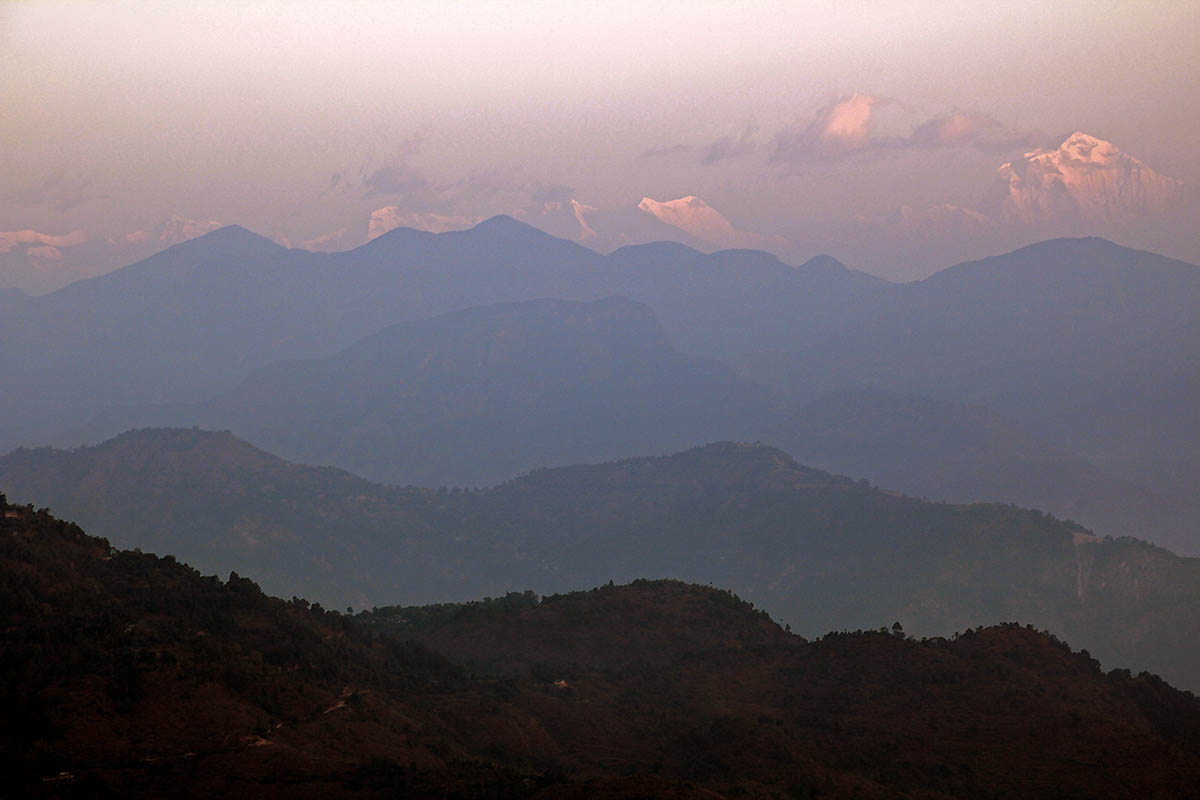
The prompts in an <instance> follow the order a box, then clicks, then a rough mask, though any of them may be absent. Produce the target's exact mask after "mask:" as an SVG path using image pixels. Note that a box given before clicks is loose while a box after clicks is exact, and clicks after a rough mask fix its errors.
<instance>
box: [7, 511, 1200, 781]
mask: <svg viewBox="0 0 1200 800" xmlns="http://www.w3.org/2000/svg"><path fill="white" fill-rule="evenodd" d="M406 613H407V614H408V617H410V618H411V617H412V616H413V615H412V613H411V612H406ZM418 614H419V612H418ZM396 616H397V615H396V613H395V612H392V611H385V612H381V614H376V615H371V614H363V615H359V616H357V617H349V616H343V615H340V614H338V613H336V612H329V611H325V610H324V609H321V608H320V607H317V606H310V605H309V604H308V603H307V602H305V601H302V600H298V599H294V600H293V601H292V602H283V601H281V600H277V599H274V598H271V597H268V596H265V595H264V594H262V593H261V592H260V591H259V589H258V587H257V585H255V584H254V583H253V582H252V581H250V580H248V579H246V578H241V577H238V576H237V575H231V576H230V577H229V580H228V581H221V580H218V579H217V578H215V577H203V576H201V575H200V574H199V573H197V572H196V571H195V570H193V569H191V568H190V567H188V566H186V565H184V564H181V563H179V562H177V561H176V560H175V559H174V558H171V557H169V556H168V557H158V556H154V555H149V554H142V553H137V552H128V551H120V550H115V549H114V548H112V547H111V546H110V544H109V543H108V542H107V541H106V540H103V539H98V538H93V537H91V536H88V535H86V534H85V533H83V532H82V531H81V530H80V529H79V528H77V527H76V526H74V525H71V524H68V523H64V522H61V521H59V520H57V519H55V518H54V517H52V516H50V515H49V514H48V513H46V512H39V511H34V510H33V509H32V508H29V507H14V506H9V505H7V504H5V503H3V499H2V498H0V618H2V619H0V654H2V656H0V669H2V670H3V680H0V691H2V692H3V697H2V700H3V702H2V703H0V737H2V739H0V742H2V745H0V766H3V768H4V770H5V786H6V790H7V791H9V792H12V794H13V796H29V797H34V796H45V797H117V796H120V797H130V796H171V797H212V796H222V797H255V798H273V797H278V798H285V797H286V798H295V797H306V796H321V797H347V798H348V797H355V798H375V797H381V798H382V797H395V796H404V797H415V798H434V797H438V798H444V797H460V798H467V797H479V796H489V797H496V798H537V799H538V800H545V799H546V798H551V797H611V798H633V797H646V796H655V797H677V798H693V797H694V798H699V797H710V798H711V797H714V796H716V797H721V796H725V797H733V796H745V795H747V794H753V795H767V796H783V795H791V796H797V795H798V796H824V795H831V796H847V795H851V794H854V795H856V796H861V797H871V798H901V797H904V798H929V799H930V800H932V799H933V798H955V797H959V798H969V797H971V798H973V797H980V796H1021V797H1047V798H1048V797H1064V796H1075V797H1093V798H1123V797H1129V796H1131V795H1135V794H1138V793H1141V792H1144V791H1146V790H1147V788H1148V787H1153V790H1154V793H1155V794H1154V796H1156V797H1163V798H1174V797H1186V796H1188V795H1189V794H1190V793H1191V792H1192V791H1193V790H1194V787H1195V786H1196V785H1197V783H1198V782H1200V701H1197V699H1196V698H1195V697H1194V696H1192V695H1190V694H1187V693H1183V692H1179V691H1177V690H1175V689H1172V688H1171V687H1170V686H1168V685H1167V684H1165V683H1163V682H1162V681H1161V680H1159V679H1157V678H1155V677H1153V676H1150V675H1139V676H1134V675H1131V674H1129V673H1127V672H1123V671H1113V672H1110V673H1108V674H1104V673H1102V672H1101V671H1100V670H1099V668H1098V667H1097V664H1096V662H1095V661H1094V660H1093V659H1091V658H1090V657H1089V656H1088V654H1086V653H1076V652H1073V651H1072V650H1071V649H1070V648H1069V647H1067V646H1066V645H1064V644H1062V643H1061V642H1059V641H1057V640H1055V639H1053V638H1052V637H1050V636H1048V635H1046V634H1042V633H1037V632H1035V631H1033V630H1030V629H1025V628H1021V627H1016V626H1002V627H994V628H987V629H979V630H976V631H971V632H968V633H966V634H964V635H962V636H959V637H957V638H956V639H955V640H954V641H948V640H928V641H917V640H913V639H910V638H906V637H905V636H903V635H902V634H901V633H900V632H899V631H892V632H887V633H884V632H877V633H854V634H837V635H831V636H827V637H825V638H824V639H822V640H820V641H817V642H805V641H804V640H802V639H800V638H799V637H796V636H792V635H789V634H787V633H785V632H784V631H782V630H780V629H779V628H778V627H776V626H774V625H772V624H771V623H770V622H769V621H768V620H765V619H764V618H763V616H762V615H761V614H760V613H758V612H756V611H755V610H754V609H752V608H751V607H750V606H748V605H747V604H745V603H743V602H741V601H739V600H737V599H736V598H734V597H732V596H731V595H729V594H728V593H726V592H723V591H720V590H717V589H712V588H703V587H697V586H686V585H682V584H678V583H672V582H655V583H639V584H637V585H635V586H628V587H622V586H612V587H604V588H601V589H598V590H595V591H592V592H585V593H578V594H574V595H571V596H567V597H560V598H546V599H544V600H542V601H540V602H539V601H538V600H537V599H536V598H534V599H529V598H524V599H523V600H522V601H521V602H509V603H505V602H503V601H500V602H496V601H493V602H490V603H480V604H475V605H471V606H463V607H453V608H440V609H430V610H428V612H426V613H425V617H424V619H423V621H419V622H418V623H417V624H416V626H415V629H414V630H413V635H415V636H416V637H417V638H422V639H425V640H427V641H428V642H429V643H428V644H427V645H422V644H418V643H413V642H410V641H405V640H406V639H408V638H411V637H410V636H409V635H408V634H407V633H405V632H404V631H403V630H400V631H397V630H396V629H395V625H396V621H397V620H396ZM401 616H402V617H403V616H404V615H401ZM643 626H649V627H650V628H652V629H656V630H657V632H658V633H660V634H662V635H663V647H662V649H661V651H658V652H657V653H656V654H655V656H654V657H648V658H642V657H640V656H639V655H638V654H639V653H641V652H646V651H643V650H640V649H639V648H638V647H636V646H633V647H630V648H629V649H628V652H630V653H632V654H633V657H632V658H630V659H629V661H627V662H626V663H612V662H611V661H609V662H608V663H605V660H604V659H603V658H600V657H597V651H596V642H597V641H605V642H607V643H609V644H611V645H612V646H613V649H614V651H616V652H619V651H621V650H622V649H624V645H625V644H626V643H636V642H637V641H639V639H640V638H642V637H643V635H644V631H642V630H640V629H641V628H642V627H643ZM364 629H366V630H364ZM372 629H373V630H375V631H377V632H382V633H383V634H384V635H378V636H377V635H372V634H370V633H368V632H367V631H368V630H372ZM714 630H720V631H724V632H726V633H728V634H730V636H731V638H730V639H729V640H728V641H724V642H721V641H717V640H716V638H715V637H714V636H713V635H712V632H713V631H714ZM439 631H440V634H437V632H439ZM431 632H432V633H433V634H434V635H431ZM439 635H440V637H441V642H440V643H439V642H435V641H433V640H434V639H437V638H438V636H439ZM509 636H515V637H516V639H517V643H519V645H520V650H519V653H520V654H521V656H520V657H522V658H524V659H525V661H524V662H523V663H516V664H514V663H513V653H512V652H511V651H506V650H505V647H504V646H501V647H499V648H498V647H497V646H496V643H497V642H501V641H502V640H503V639H505V638H506V637H509ZM439 650H442V651H443V652H438V651H439Z"/></svg>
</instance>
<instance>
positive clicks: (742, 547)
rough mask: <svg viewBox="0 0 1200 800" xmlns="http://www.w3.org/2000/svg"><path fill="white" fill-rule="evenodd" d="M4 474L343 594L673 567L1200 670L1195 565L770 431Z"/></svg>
mask: <svg viewBox="0 0 1200 800" xmlns="http://www.w3.org/2000/svg"><path fill="white" fill-rule="evenodd" d="M0 486H2V487H4V489H5V491H7V492H9V494H10V495H11V496H13V497H21V498H26V499H28V500H31V501H33V502H35V503H37V504H38V505H47V506H50V507H52V508H54V509H55V510H56V511H57V512H58V513H60V514H62V515H63V516H65V517H68V518H72V519H75V520H78V521H79V522H81V523H83V524H85V525H87V526H88V527H89V529H92V530H95V531H96V532H97V533H102V534H104V535H105V536H108V537H110V538H112V539H113V540H114V541H115V542H117V543H118V544H120V545H121V546H125V547H140V548H143V549H145V550H153V551H158V552H172V553H176V554H178V555H179V557H181V558H183V559H185V560H187V561H189V562H190V563H193V564H195V565H197V566H198V567H199V568H200V569H202V570H204V571H208V572H219V573H221V574H225V573H226V572H228V571H230V570H236V571H237V572H239V573H242V574H246V575H251V576H253V577H254V578H255V579H257V580H260V581H262V583H263V585H264V586H266V587H267V589H268V591H270V592H273V593H277V594H281V595H283V596H291V595H293V594H302V595H304V596H306V597H309V598H312V599H316V600H320V601H321V602H323V603H326V604H329V605H331V606H333V607H336V608H343V607H345V606H347V605H352V606H354V607H356V608H364V607H368V608H369V607H371V606H381V605H389V604H396V603H399V604H417V603H429V602H445V601H459V600H465V599H469V598H472V597H480V596H483V595H490V596H500V595H504V594H506V593H508V592H512V591H518V592H520V591H524V590H533V591H536V592H539V593H546V592H562V591H571V590H574V589H579V588H583V587H587V586H595V585H598V584H602V583H606V582H608V581H609V580H616V581H618V582H625V581H629V580H633V579H635V578H643V577H652V578H656V577H672V578H682V579H685V580H688V581H692V582H698V583H712V584H713V585H717V586H726V587H729V588H731V589H733V590H734V591H736V592H738V594H740V595H741V596H743V597H746V598H748V599H751V600H752V601H753V602H754V603H756V604H757V605H759V606H760V607H762V608H764V609H766V610H767V611H769V612H770V613H771V614H772V615H773V616H775V617H776V618H778V619H780V620H782V621H784V622H786V623H788V624H790V625H791V626H792V627H793V628H795V629H796V630H797V631H798V632H800V633H803V634H805V635H816V634H820V633H822V632H824V631H827V630H831V629H851V630H853V629H857V628H863V629H877V628H879V627H880V626H882V625H890V624H891V623H892V622H894V621H897V620H899V621H900V622H902V623H903V624H904V626H905V628H906V629H908V630H909V632H910V633H916V634H920V635H949V634H950V633H952V632H953V631H956V630H962V629H964V628H968V627H973V626H976V625H979V624H990V623H996V622H1003V621H1006V620H1021V621H1023V622H1029V623H1032V624H1034V625H1036V626H1038V627H1039V628H1044V629H1047V630H1050V631H1052V632H1054V633H1056V634H1058V635H1060V636H1063V637H1064V638H1066V639H1067V640H1068V641H1070V642H1072V643H1074V644H1076V645H1077V646H1081V647H1086V648H1088V649H1089V650H1090V651H1091V652H1092V653H1093V654H1094V655H1096V656H1097V657H1098V658H1100V659H1101V660H1102V662H1103V663H1104V664H1105V666H1106V667H1130V668H1136V669H1151V670H1153V671H1155V672H1157V673H1159V674H1162V675H1164V676H1165V677H1167V678H1168V679H1169V680H1171V681H1172V682H1174V683H1176V684H1177V685H1181V686H1184V687H1187V688H1194V687H1197V686H1198V684H1197V678H1196V676H1197V675H1200V618H1197V615H1196V614H1195V612H1194V609H1195V608H1196V607H1197V605H1198V604H1200V561H1197V560H1196V559H1188V558H1180V557H1178V556H1175V555H1173V554H1172V553H1170V552H1168V551H1166V550H1163V549H1161V548H1157V547H1154V546H1153V545H1149V544H1147V543H1145V542H1141V541H1138V540H1134V539H1107V538H1098V537H1096V536H1093V535H1091V534H1090V533H1089V532H1088V531H1087V530H1085V529H1084V528H1082V527H1080V526H1079V525H1076V524H1074V523H1070V522H1063V521H1059V520H1056V519H1054V518H1052V517H1049V516H1047V515H1045V514H1042V513H1040V512H1036V511H1027V510H1023V509H1019V508H1016V507H1013V506H1004V505H994V504H975V505H949V504H944V503H930V502H926V501H922V500H918V499H915V498H911V497H904V496H899V495H896V494H893V493H889V492H885V491H882V490H879V489H877V488H873V487H871V486H869V485H867V484H866V483H865V482H856V481H852V480H850V479H847V478H841V477H838V476H834V475H830V474H828V473H824V472H820V471H818V470H813V469H807V468H805V467H801V466H799V465H798V464H796V463H795V462H794V461H792V460H791V459H790V458H788V457H787V455H786V454H784V453H782V452H780V451H779V450H776V449H774V448H770V447H766V446H761V445H744V444H717V445H710V446H706V447H701V448H696V449H693V450H689V451H686V452H683V453H679V454H676V455H672V456H666V457H660V458H641V459H631V460H627V461H621V462H616V463H610V464H600V465H593V466H575V467H566V468H560V469H548V470H538V471H536V472H534V473H532V474H530V475H528V476H526V477H523V478H520V479H518V480H514V481H511V482H509V483H506V484H502V485H500V486H497V487H495V488H491V489H486V490H482V491H461V490H456V489H452V490H445V489H443V490H432V489H400V488H394V487H385V486H379V485H376V484H371V483H369V482H367V481H363V480H361V479H358V478H355V477H354V476H352V475H349V474H347V473H344V472H340V471H337V470H329V469H315V468H311V467H302V466H297V465H294V464H289V463H288V462H286V461H283V460H281V459H278V458H275V457H273V456H270V455H267V454H265V453H263V452H261V451H259V450H256V449H255V448H253V447H250V446H249V445H247V444H246V443H244V442H241V441H239V440H237V439H236V438H234V437H232V436H231V435H229V434H219V433H209V432H205V431H198V430H144V431H135V432H131V433H128V434H125V435H123V436H121V437H118V438H117V439H114V440H112V441H110V442H108V443H106V444H104V445H101V446H98V447H94V448H81V449H79V450H76V451H56V450H51V449H49V448H45V449H40V450H22V451H16V452H14V453H12V454H10V455H8V456H6V457H4V458H3V459H2V460H0Z"/></svg>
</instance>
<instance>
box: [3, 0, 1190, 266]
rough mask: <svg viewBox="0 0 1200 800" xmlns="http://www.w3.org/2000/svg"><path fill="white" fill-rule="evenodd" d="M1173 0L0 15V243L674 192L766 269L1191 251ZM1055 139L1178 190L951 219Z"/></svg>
mask: <svg viewBox="0 0 1200 800" xmlns="http://www.w3.org/2000/svg"><path fill="white" fill-rule="evenodd" d="M1198 9H1200V4H1196V3H1182V2H1158V3H1155V2H1086V3H1085V2H1059V3H1042V2H1038V3H1023V2H1012V3H961V4H948V3H943V2H904V3H902V2H863V3H844V2H839V3H832V2H830V3H820V2H808V3H783V2H695V0H693V1H692V2H658V3H646V2H641V3H621V2H605V3H601V2H585V3H569V4H566V3H552V2H515V1H513V2H465V3H455V4H447V3H435V2H396V3H382V2H353V3H352V2H313V3H301V4H297V3H282V2H279V3H267V2H258V3H256V2H213V3H204V4H197V6H196V7H192V6H190V5H187V4H156V3H148V2H121V3H111V4H110V3H105V4H87V3H58V2H25V3H15V4H4V5H0V96H2V97H4V103H3V108H2V110H0V114H2V115H3V116H2V117H0V186H3V187H4V191H3V192H2V193H0V237H2V236H3V235H4V234H3V233H2V232H17V231H34V232H37V233H39V234H43V235H45V236H64V235H68V234H72V233H73V232H76V231H83V232H85V233H86V235H88V236H89V237H91V241H92V242H93V245H94V249H95V253H97V254H99V253H101V250H102V249H103V248H101V247H100V244H98V243H99V242H101V238H99V237H105V236H107V237H108V238H109V239H112V240H113V241H114V242H119V241H127V239H126V238H125V237H128V236H129V235H130V234H134V235H138V234H139V232H144V233H145V234H146V235H152V236H153V237H154V238H155V239H156V240H158V239H161V238H162V237H163V235H164V234H163V233H162V232H161V231H162V230H163V228H162V223H163V221H164V220H166V219H168V218H169V217H171V216H172V215H176V216H178V217H179V218H180V219H182V220H187V221H191V223H195V224H197V225H199V226H200V227H204V226H205V225H207V224H208V223H209V222H221V223H233V222H236V223H239V224H242V225H245V226H246V227H249V228H251V229H254V230H257V231H259V232H261V233H263V234H265V235H268V236H271V237H274V238H276V239H278V240H280V241H284V242H287V243H291V244H292V245H293V246H299V245H300V244H301V243H304V242H308V243H310V246H322V247H331V248H334V249H337V248H341V247H350V246H353V245H355V244H358V243H361V242H363V241H365V240H366V238H367V235H368V226H369V225H370V221H371V219H372V213H373V212H376V211H378V210H379V209H382V208H389V209H394V211H392V212H389V213H390V214H391V215H392V217H394V218H397V219H408V220H413V221H419V220H422V219H426V220H433V221H435V223H434V224H442V225H445V224H447V223H446V222H444V221H445V220H458V221H460V222H459V223H456V224H466V223H468V222H469V221H471V220H474V219H479V218H483V217H487V216H490V215H493V214H496V213H510V214H521V213H526V214H528V213H529V212H528V210H529V209H530V208H533V207H535V206H537V205H538V203H539V202H541V201H539V199H538V198H542V197H548V196H551V195H555V196H557V195H563V196H564V197H567V196H569V198H571V199H575V200H576V201H577V202H578V203H579V204H582V205H586V206H590V207H593V208H598V209H633V208H635V207H636V206H637V204H638V202H639V201H640V200H641V198H643V197H650V198H653V199H655V200H657V201H663V202H665V201H669V200H674V199H676V198H681V197H685V196H689V195H694V196H697V197H701V198H703V200H704V201H705V202H706V203H707V204H708V205H709V206H711V207H712V208H713V209H716V210H717V211H718V212H719V213H720V214H721V215H723V217H724V218H725V219H727V220H728V221H729V223H730V224H731V225H732V226H733V227H734V228H736V229H737V230H739V231H744V232H749V233H753V234H755V235H757V236H760V239H759V240H757V241H762V242H766V243H770V246H771V248H772V249H773V250H775V251H776V252H777V253H778V254H779V255H780V256H782V257H784V258H785V259H786V260H789V261H793V262H797V261H799V260H802V259H804V258H807V257H808V256H810V255H813V254H814V253H816V252H820V251H825V252H829V253H831V254H833V255H835V256H837V257H839V258H842V259H843V260H845V261H847V262H848V263H851V264H852V265H854V266H859V267H862V268H866V269H868V270H871V271H874V272H876V273H879V274H883V275H886V276H889V277H893V278H912V277H918V276H920V275H922V274H928V273H929V272H932V271H933V270H934V269H937V268H940V267H944V266H947V265H948V264H949V263H952V262H953V261H955V260H960V259H964V258H970V257H977V256H981V255H986V254H989V253H990V252H994V251H995V249H996V248H1004V247H1009V246H1017V245H1019V244H1022V243H1024V241H1023V240H1025V239H1031V238H1037V237H1042V238H1044V237H1045V236H1046V235H1056V234H1059V233H1078V232H1087V233H1091V232H1102V233H1110V234H1111V238H1114V239H1116V240H1117V241H1120V242H1121V243H1126V244H1132V245H1135V246H1140V247H1146V248H1149V249H1154V250H1157V251H1159V252H1164V253H1166V254H1168V255H1175V256H1180V257H1184V258H1188V259H1190V260H1193V261H1200V240H1198V239H1197V236H1198V234H1197V233H1196V230H1195V229H1196V226H1195V225H1194V224H1193V223H1191V222H1190V220H1194V218H1195V217H1194V213H1193V212H1194V211H1195V205H1194V203H1195V197H1196V195H1195V194H1194V187H1196V186H1197V185H1200V160H1198V159H1197V157H1196V150H1195V142H1196V141H1197V130H1198V128H1200V97H1197V94H1198V93H1200V89H1198V88H1197V84H1196V81H1195V76H1196V75H1197V74H1200V19H1198V17H1200V11H1198ZM1077 130H1078V131H1084V132H1087V133H1089V134H1092V135H1095V136H1098V137H1100V138H1102V139H1104V140H1107V141H1109V142H1112V143H1114V144H1115V145H1116V146H1117V147H1119V148H1120V150H1121V151H1123V152H1124V153H1126V154H1129V155H1131V156H1134V157H1136V158H1137V159H1140V161H1141V162H1142V163H1144V164H1145V165H1146V166H1147V167H1148V168H1150V169H1152V170H1154V171H1156V172H1157V173H1160V174H1161V175H1163V176H1165V177H1166V178H1168V179H1174V180H1178V181H1182V186H1183V187H1184V190H1183V191H1182V192H1181V193H1180V196H1179V200H1178V202H1177V203H1175V205H1173V206H1171V207H1169V208H1156V209H1154V210H1152V211H1151V212H1149V213H1143V212H1142V211H1139V212H1138V213H1137V214H1134V215H1132V217H1130V218H1129V219H1126V218H1124V217H1120V218H1116V217H1114V218H1112V219H1105V220H1103V221H1102V224H1100V223H1097V224H1094V225H1091V227H1092V228H1097V229H1098V230H1091V229H1090V228H1089V229H1087V230H1083V229H1081V228H1080V226H1079V225H1078V224H1075V223H1072V224H1065V223H1064V224H1058V223H1054V224H1048V225H1044V226H1040V227H1035V228H1031V229H1028V230H1023V231H1011V230H1007V229H1006V230H1005V231H1004V232H1002V233H998V232H997V231H996V230H993V229H986V230H985V228H986V226H983V227H980V225H979V224H977V222H978V221H977V220H976V219H975V217H973V216H972V215H973V214H978V213H984V212H986V209H983V208H982V204H983V203H984V201H985V198H986V195H987V194H988V191H989V188H991V186H992V184H993V182H994V180H995V175H996V171H997V169H998V168H999V167H1000V166H1001V165H1002V164H1004V163H1005V162H1009V161H1011V160H1012V159H1014V158H1016V159H1020V157H1021V156H1022V154H1023V153H1024V152H1026V151H1027V150H1030V149H1032V148H1033V147H1035V146H1038V145H1054V146H1057V145H1058V144H1060V143H1061V142H1062V141H1063V140H1064V139H1065V137H1067V136H1068V135H1070V134H1071V133H1073V132H1074V131H1077ZM556 193H557V194H556ZM1189 203H1190V204H1191V205H1188V204H1189ZM543 205H544V203H543ZM948 207H952V208H954V209H959V210H961V213H960V211H951V212H947V211H946V208H948ZM914 219H915V220H918V223H916V224H917V228H912V225H913V224H914V223H913V222H912V221H913V220H914ZM923 219H929V220H934V221H933V222H930V223H928V224H926V225H925V229H919V228H920V227H921V224H919V220H923ZM436 220H443V222H440V223H438V222H436ZM530 221H531V222H533V223H534V224H537V221H536V219H534V218H530ZM191 223H189V224H191ZM1089 224H1090V223H1089ZM906 226H907V227H906ZM1084 227H1087V226H1086V225H1085V226H1084ZM184 228H186V225H185V226H182V227H181V226H180V225H179V224H176V225H175V228H174V229H173V230H183V229H184ZM339 232H341V233H339ZM889 237H890V238H889ZM872 242H874V244H872ZM29 246H30V247H33V246H37V247H43V248H46V247H54V245H49V244H44V243H41V244H36V245H33V244H31V245H29ZM105 247H108V245H105ZM113 247H115V245H113ZM58 249H59V250H60V251H61V252H63V253H65V254H66V259H67V262H70V260H71V258H72V257H73V256H72V255H71V252H70V251H69V250H66V251H64V250H62V248H58ZM118 250H119V248H118ZM80 252H83V251H80ZM104 252H107V253H109V255H108V256H104V255H102V254H101V255H92V256H89V257H90V258H93V259H99V260H103V259H104V258H110V259H119V258H121V257H123V256H122V255H120V254H117V250H112V249H111V248H110V249H109V250H104ZM121 252H122V253H124V251H121ZM130 252H132V251H130ZM41 255H42V256H47V255H48V254H47V253H46V252H42V253H41ZM9 256H11V253H10V254H7V255H6V254H2V253H0V283H2V282H3V281H4V280H5V277H6V274H7V273H5V272H4V270H5V269H8V271H9V272H10V273H11V272H12V270H14V269H17V268H18V267H19V265H16V263H15V262H12V261H11V260H10V262H2V259H3V258H5V257H9ZM78 257H79V258H82V256H78ZM52 262H53V259H49V258H43V259H42V261H41V262H39V263H40V266H38V267H37V268H38V269H42V270H52V269H56V268H61V267H56V266H55V264H58V263H59V262H53V263H52ZM67 262H62V263H67ZM96 263H99V261H97V262H96ZM5 264H7V266H5ZM31 268H32V267H31ZM80 268H81V269H82V268H83V267H80ZM93 268H99V267H95V266H94V265H93ZM12 282H13V281H12V280H11V279H10V280H9V283H12Z"/></svg>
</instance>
